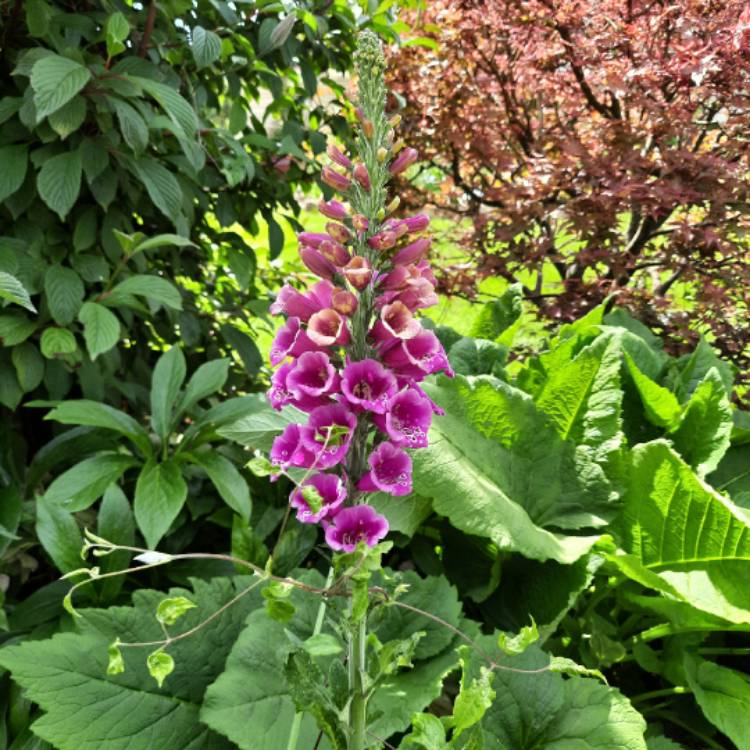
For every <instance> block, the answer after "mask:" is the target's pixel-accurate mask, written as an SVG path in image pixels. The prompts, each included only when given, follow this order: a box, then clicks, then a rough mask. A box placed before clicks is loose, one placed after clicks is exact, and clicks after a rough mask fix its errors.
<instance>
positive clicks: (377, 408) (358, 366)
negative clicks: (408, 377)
mask: <svg viewBox="0 0 750 750" xmlns="http://www.w3.org/2000/svg"><path fill="white" fill-rule="evenodd" d="M396 388H397V385H396V378H395V377H394V376H393V374H392V373H391V372H390V371H389V370H387V369H386V368H385V367H383V365H382V364H380V362H378V361H377V360H375V359H362V360H360V361H359V362H350V363H349V364H348V365H346V367H344V372H343V375H342V378H341V392H342V393H343V394H344V396H345V397H346V400H347V401H348V402H349V403H350V404H351V405H352V406H353V407H355V409H358V410H361V409H366V410H367V411H371V412H374V413H375V414H384V413H385V411H386V409H387V407H388V402H389V401H390V398H391V396H393V394H394V393H396Z"/></svg>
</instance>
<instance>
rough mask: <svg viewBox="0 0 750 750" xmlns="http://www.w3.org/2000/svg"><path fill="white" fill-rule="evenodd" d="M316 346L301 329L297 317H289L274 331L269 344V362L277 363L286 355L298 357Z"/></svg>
mask: <svg viewBox="0 0 750 750" xmlns="http://www.w3.org/2000/svg"><path fill="white" fill-rule="evenodd" d="M317 348H318V346H317V345H316V344H315V343H314V342H313V341H312V340H311V339H310V337H309V336H308V335H307V334H306V333H305V332H304V331H303V330H302V327H301V323H300V319H299V318H289V319H288V320H287V321H286V323H285V324H284V325H283V326H281V328H279V330H278V331H276V336H275V337H274V340H273V343H272V344H271V356H270V359H271V364H272V365H278V364H279V363H280V362H283V361H284V360H285V359H286V358H287V357H299V355H300V354H304V353H305V352H310V351H314V350H315V349H317Z"/></svg>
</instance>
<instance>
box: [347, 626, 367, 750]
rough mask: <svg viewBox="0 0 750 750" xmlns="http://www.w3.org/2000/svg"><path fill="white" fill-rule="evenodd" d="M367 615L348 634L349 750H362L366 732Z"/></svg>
mask: <svg viewBox="0 0 750 750" xmlns="http://www.w3.org/2000/svg"><path fill="white" fill-rule="evenodd" d="M366 640H367V617H362V619H361V620H360V621H359V622H357V623H354V624H353V626H352V631H351V634H350V636H349V692H350V695H351V703H350V704H349V750H364V748H365V736H366V734H367V696H366V683H365V675H366V672H367V660H366V654H365V642H366Z"/></svg>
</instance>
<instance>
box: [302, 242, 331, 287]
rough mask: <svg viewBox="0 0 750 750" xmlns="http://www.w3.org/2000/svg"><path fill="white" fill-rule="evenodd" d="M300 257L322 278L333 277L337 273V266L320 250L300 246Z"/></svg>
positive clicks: (329, 278)
mask: <svg viewBox="0 0 750 750" xmlns="http://www.w3.org/2000/svg"><path fill="white" fill-rule="evenodd" d="M299 257H300V258H301V260H302V262H303V263H304V264H305V266H307V268H308V269H309V270H310V271H312V273H314V274H315V275H316V276H320V278H321V279H328V280H329V281H330V280H332V279H333V277H334V276H335V275H336V266H334V265H333V263H331V261H330V260H328V258H326V257H325V256H324V255H323V254H322V253H321V252H320V251H319V250H316V249H315V248H314V247H309V246H308V245H305V246H304V247H302V248H300V251H299Z"/></svg>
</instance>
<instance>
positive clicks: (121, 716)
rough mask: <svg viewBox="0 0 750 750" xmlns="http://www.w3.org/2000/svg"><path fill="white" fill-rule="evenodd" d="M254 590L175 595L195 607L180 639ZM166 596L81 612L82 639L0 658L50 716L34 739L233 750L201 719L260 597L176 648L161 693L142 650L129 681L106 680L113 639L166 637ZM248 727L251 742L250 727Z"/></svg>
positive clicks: (67, 637)
mask: <svg viewBox="0 0 750 750" xmlns="http://www.w3.org/2000/svg"><path fill="white" fill-rule="evenodd" d="M79 562H80V560H79ZM249 583H250V582H249V581H248V579H245V578H238V579H235V580H234V581H232V580H229V579H226V578H224V579H216V580H213V581H211V582H210V583H206V582H203V581H199V580H196V581H194V582H193V587H194V590H193V591H186V590H184V589H173V590H171V591H170V592H169V594H168V596H170V597H175V596H186V597H187V598H188V599H190V600H191V601H193V602H195V603H196V605H197V606H196V607H195V608H194V609H191V610H190V611H189V612H187V613H186V614H185V615H184V616H183V617H182V618H181V619H180V621H179V625H177V626H174V627H173V628H172V630H173V632H175V633H179V632H184V631H186V630H188V629H190V628H192V627H194V626H196V625H197V624H198V623H200V622H202V621H203V620H205V619H206V618H207V617H209V616H210V615H213V614H214V613H216V612H217V610H219V609H220V608H221V607H222V606H223V605H224V604H226V603H227V602H229V601H230V599H232V597H234V596H236V595H237V593H239V592H240V591H242V590H243V589H245V588H246V587H247V586H248V585H249ZM165 596H166V595H165V594H164V593H163V592H159V591H148V590H141V591H138V592H136V594H135V596H134V605H135V606H133V607H112V608H110V609H107V610H81V613H82V614H83V616H84V617H83V619H82V620H80V619H79V620H78V621H77V625H78V631H77V632H72V633H63V634H60V635H56V636H54V637H53V638H51V639H49V640H36V641H29V642H27V643H25V644H23V645H21V646H14V647H12V648H6V649H3V650H2V652H1V653H0V664H2V666H3V667H5V668H6V669H9V670H11V672H12V674H13V678H14V679H15V680H16V681H17V682H18V683H19V684H20V685H22V686H23V688H24V689H25V690H26V692H27V695H28V696H29V698H30V699H31V700H33V701H34V702H36V703H38V704H39V705H40V707H41V708H42V710H43V711H44V714H43V715H42V716H41V717H40V718H39V719H37V720H36V721H35V723H34V725H33V730H34V732H35V734H37V735H38V736H39V737H42V738H43V739H45V740H47V741H49V742H51V743H52V744H53V745H54V746H55V747H56V748H58V750H102V749H103V748H105V747H106V748H107V750H154V748H164V750H167V748H175V750H177V748H179V750H230V749H231V748H232V747H234V746H233V745H232V744H231V743H229V742H227V741H226V740H225V739H223V738H222V737H220V736H218V735H216V734H214V733H213V732H212V731H210V730H209V729H208V728H207V727H206V726H205V725H203V724H201V723H200V721H199V719H198V714H199V710H200V704H201V702H202V698H203V694H204V692H205V689H206V686H207V685H208V684H209V683H210V682H212V681H213V680H214V679H215V678H216V677H217V676H218V675H219V674H220V673H221V671H222V670H223V667H224V660H225V659H226V656H227V654H228V652H229V650H230V648H231V646H232V644H233V643H234V640H235V638H236V637H237V635H238V633H239V631H240V629H241V627H242V623H243V620H244V619H245V617H246V616H247V614H248V612H249V611H250V610H252V609H253V608H254V607H256V606H258V604H259V601H260V597H259V595H258V594H256V592H251V593H249V594H247V595H246V596H245V597H243V598H242V599H241V600H240V601H239V602H237V603H236V604H234V605H232V606H231V607H229V608H228V609H226V610H224V611H223V612H222V613H221V614H220V615H219V616H218V617H216V618H215V619H214V620H212V621H211V622H210V623H209V624H208V625H207V626H206V627H205V628H203V629H202V630H201V631H200V633H198V634H196V635H195V636H193V637H190V638H186V639H184V640H182V641H178V642H176V643H173V644H172V645H171V646H169V649H168V653H170V654H171V655H172V656H173V658H174V660H175V670H174V672H172V674H171V675H169V677H167V679H166V680H165V682H164V687H163V688H161V689H159V688H158V687H157V685H156V683H155V682H154V680H153V679H152V678H151V677H149V675H148V672H147V670H146V654H147V653H148V650H146V649H142V648H135V649H122V652H123V656H124V659H125V667H126V669H125V672H124V673H122V674H118V675H114V676H108V675H107V646H108V644H110V643H111V642H112V641H114V640H115V638H117V637H119V638H121V639H122V640H123V641H139V642H140V641H152V640H159V639H161V638H163V637H164V635H163V633H162V631H161V628H160V626H159V623H158V622H157V620H156V618H155V616H154V613H155V611H156V608H157V606H158V604H159V602H160V601H161V600H162V599H164V598H165ZM244 727H245V731H246V733H247V734H248V735H250V736H251V735H252V734H253V733H252V732H248V731H247V725H246V724H244ZM313 741H314V740H313ZM255 747H256V748H257V747H262V745H256V746H255ZM269 747H271V746H269Z"/></svg>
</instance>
